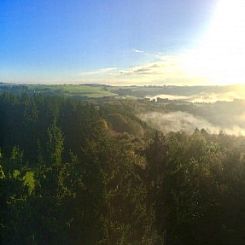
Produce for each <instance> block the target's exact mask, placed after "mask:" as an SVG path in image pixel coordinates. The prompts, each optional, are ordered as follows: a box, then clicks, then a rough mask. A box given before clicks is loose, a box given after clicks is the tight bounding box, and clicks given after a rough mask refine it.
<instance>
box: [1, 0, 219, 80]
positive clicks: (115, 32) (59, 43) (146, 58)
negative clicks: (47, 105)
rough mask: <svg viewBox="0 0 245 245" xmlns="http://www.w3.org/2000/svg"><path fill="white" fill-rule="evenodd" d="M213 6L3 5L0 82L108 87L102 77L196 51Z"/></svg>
mask: <svg viewBox="0 0 245 245" xmlns="http://www.w3.org/2000/svg"><path fill="white" fill-rule="evenodd" d="M215 2H216V1H215V0H202V1H200V0H124V1H119V0H80V1H79V0H69V1H67V0H11V1H9V0H1V1H0V11H1V14H0V40H1V41H0V81H3V82H33V83H35V82H54V81H56V82H58V81H59V82H73V81H76V82H80V81H81V82H86V79H88V81H94V82H96V80H97V79H98V80H101V81H102V80H103V79H104V80H105V82H106V79H107V77H106V76H107V75H108V74H107V73H108V71H110V72H115V69H120V71H125V70H127V69H137V67H139V66H141V65H146V66H147V67H148V66H150V65H152V64H154V62H155V60H156V59H157V55H158V54H161V55H167V56H171V55H174V54H176V53H178V52H181V51H182V50H185V49H188V48H190V47H192V46H194V45H195V43H196V41H197V40H198V38H199V37H200V35H202V33H203V31H204V30H205V28H206V27H207V25H208V23H209V21H210V16H211V15H212V11H213V8H214V4H215ZM135 67H136V68H135ZM105 73H106V74H105ZM94 74H97V75H98V74H99V75H101V74H102V76H100V77H98V76H91V75H94ZM103 75H104V76H103ZM101 77H102V79H101ZM115 79H116V78H114V80H115Z"/></svg>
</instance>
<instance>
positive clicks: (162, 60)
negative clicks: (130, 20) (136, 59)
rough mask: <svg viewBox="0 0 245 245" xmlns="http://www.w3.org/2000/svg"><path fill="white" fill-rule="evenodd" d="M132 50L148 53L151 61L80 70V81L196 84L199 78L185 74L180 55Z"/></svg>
mask: <svg viewBox="0 0 245 245" xmlns="http://www.w3.org/2000/svg"><path fill="white" fill-rule="evenodd" d="M134 52H137V53H142V54H144V55H149V57H150V58H151V60H152V61H151V62H147V63H143V64H139V65H135V66H130V67H105V68H101V69H96V70H92V71H84V72H81V73H80V74H79V76H78V79H79V80H80V81H84V82H96V83H107V84H112V85H117V84H120V85H122V84H123V85H131V84H138V85H140V84H141V85H142V84H146V85H147V84H148V85H150V84H151V85H152V84H155V85H161V84H179V85H186V84H189V85H191V84H197V83H199V84H200V82H202V80H201V79H200V78H196V77H195V78H193V77H190V76H188V75H187V74H186V72H185V71H184V70H183V69H182V67H181V58H182V57H181V56H180V55H163V54H161V53H158V52H156V53H148V52H145V51H142V50H138V49H135V50H134Z"/></svg>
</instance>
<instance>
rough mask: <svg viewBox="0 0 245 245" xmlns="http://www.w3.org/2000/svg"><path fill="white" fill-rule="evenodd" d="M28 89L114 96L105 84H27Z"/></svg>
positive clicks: (77, 94) (91, 95)
mask: <svg viewBox="0 0 245 245" xmlns="http://www.w3.org/2000/svg"><path fill="white" fill-rule="evenodd" d="M28 89H29V90H33V91H35V92H40V93H58V94H64V95H67V96H81V97H95V98H98V97H108V96H115V95H116V94H115V93H112V92H111V91H110V90H109V89H107V87H105V86H89V85H28Z"/></svg>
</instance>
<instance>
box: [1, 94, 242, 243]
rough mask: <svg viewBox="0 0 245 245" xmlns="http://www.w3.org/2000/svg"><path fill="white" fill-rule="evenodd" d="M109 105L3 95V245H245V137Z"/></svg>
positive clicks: (52, 98)
mask: <svg viewBox="0 0 245 245" xmlns="http://www.w3.org/2000/svg"><path fill="white" fill-rule="evenodd" d="M115 108H116V107H112V106H111V105H101V106H98V105H93V104H92V103H87V102H82V101H80V100H77V99H72V98H63V97H55V96H43V95H42V96H41V95H11V94H2V95H0V148H1V151H0V188H1V190H0V198H1V209H0V234H1V243H2V244H88V245H89V244H91V245H92V244H102V245H103V244H108V245H110V244H113V245H114V244H125V245H126V244H132V245H141V244H145V245H158V244H171V245H175V244H176V245H182V244H183V245H185V244H188V245H191V244H193V245H194V244H195V245H198V244H200V245H202V244H203V245H206V244H215V245H217V244H220V245H223V244H224V245H228V244H230V245H233V244H245V235H244V234H245V148H244V144H245V139H244V138H242V137H240V138H237V137H232V136H227V135H224V134H220V135H210V134H208V133H207V132H205V131H204V130H201V131H199V130H196V131H195V132H194V133H193V134H192V135H188V134H186V133H183V132H178V133H168V134H165V135H163V134H162V133H160V132H154V131H153V130H149V128H148V127H147V126H146V125H144V123H142V122H140V121H139V119H136V118H135V117H134V116H133V115H131V114H130V111H129V110H128V109H129V108H128V107H126V108H124V109H123V107H118V110H117V109H115ZM112 118H114V119H115V118H116V120H117V121H113V120H114V119H112ZM113 122H114V124H113ZM136 125H140V129H139V128H137V127H136Z"/></svg>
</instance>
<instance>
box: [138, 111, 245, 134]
mask: <svg viewBox="0 0 245 245" xmlns="http://www.w3.org/2000/svg"><path fill="white" fill-rule="evenodd" d="M140 118H141V119H142V120H143V121H145V122H146V123H148V124H149V125H150V126H151V127H153V128H156V129H158V130H161V131H162V132H164V133H167V132H171V131H172V132H177V131H185V132H187V133H193V132H194V130H195V129H197V128H198V129H205V130H206V131H207V132H208V133H212V134H218V133H220V132H224V133H226V134H230V135H236V136H239V135H242V136H245V127H240V126H239V125H235V124H234V125H233V126H231V127H222V126H217V125H214V124H212V123H210V122H209V121H207V120H206V119H204V118H202V117H199V116H194V115H192V114H190V113H187V112H181V111H176V112H168V113H160V112H148V113H144V114H141V115H140Z"/></svg>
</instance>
